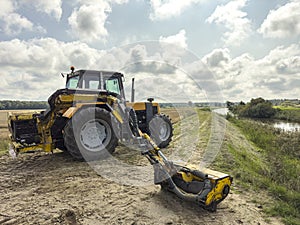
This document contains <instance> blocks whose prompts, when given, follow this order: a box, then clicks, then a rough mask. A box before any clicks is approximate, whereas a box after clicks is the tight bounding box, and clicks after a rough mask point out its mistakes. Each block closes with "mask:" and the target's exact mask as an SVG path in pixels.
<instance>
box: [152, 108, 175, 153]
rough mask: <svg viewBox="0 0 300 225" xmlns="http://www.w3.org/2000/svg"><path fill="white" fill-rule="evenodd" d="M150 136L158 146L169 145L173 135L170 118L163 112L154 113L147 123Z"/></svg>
mask: <svg viewBox="0 0 300 225" xmlns="http://www.w3.org/2000/svg"><path fill="white" fill-rule="evenodd" d="M148 130H149V133H150V137H151V138H152V139H153V140H154V142H155V143H156V144H157V146H158V147H160V148H165V147H167V146H168V145H169V143H170V142H171V140H172V136H173V126H172V123H171V120H170V118H169V117H168V116H166V115H165V114H156V115H154V117H153V118H152V119H151V120H150V122H149V125H148Z"/></svg>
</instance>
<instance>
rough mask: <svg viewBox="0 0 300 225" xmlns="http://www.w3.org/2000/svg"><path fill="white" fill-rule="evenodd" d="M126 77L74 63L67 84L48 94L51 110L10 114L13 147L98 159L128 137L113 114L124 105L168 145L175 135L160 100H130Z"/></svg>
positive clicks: (146, 130) (160, 142)
mask: <svg viewBox="0 0 300 225" xmlns="http://www.w3.org/2000/svg"><path fill="white" fill-rule="evenodd" d="M123 79H124V76H123V74H121V73H118V72H108V71H92V70H78V71H74V68H72V72H71V73H70V74H67V79H66V88H64V89H60V90H57V91H56V92H55V93H53V94H52V95H51V96H50V97H49V99H48V103H49V108H48V109H47V110H46V111H42V112H41V113H36V114H32V113H21V114H20V113H17V114H11V115H9V123H8V127H9V130H10V132H11V140H12V146H13V149H14V150H15V152H16V153H17V154H18V153H20V152H26V151H32V150H37V149H42V150H44V151H46V152H51V151H53V150H54V149H55V148H59V149H61V150H66V151H68V152H69V153H70V154H71V155H72V156H73V157H74V158H76V159H79V160H80V159H83V155H82V154H84V156H87V155H90V156H89V157H88V158H89V159H90V160H97V159H98V158H100V157H101V154H98V153H99V152H101V150H102V149H106V150H107V151H108V152H110V153H112V152H114V150H115V147H116V146H117V143H118V140H119V139H123V140H124V139H129V138H128V137H125V136H124V135H125V133H124V129H123V133H122V132H121V130H120V128H118V125H117V121H116V118H113V115H114V116H116V114H114V112H115V111H116V109H117V108H118V107H121V105H122V106H123V107H126V108H127V110H128V109H132V112H131V114H133V112H135V115H136V117H137V118H136V119H137V121H135V122H136V123H137V124H138V127H139V129H140V130H141V131H142V132H144V133H147V134H148V135H150V136H151V138H152V139H153V140H154V141H155V143H157V144H158V146H159V147H160V148H164V147H166V146H167V145H168V144H169V143H170V141H171V139H172V136H173V127H172V123H171V121H170V118H169V117H168V116H167V115H164V114H162V113H161V112H160V106H159V104H158V103H156V102H153V99H148V102H131V103H129V102H126V101H125V94H124V88H123ZM133 84H134V83H133ZM132 90H133V92H134V87H133V88H132ZM132 99H134V98H133V97H132ZM127 113H130V112H127ZM113 125H114V126H116V127H114V126H113ZM113 128H115V129H113ZM97 134H99V135H98V136H97ZM99 140H100V142H99ZM99 143H100V144H99Z"/></svg>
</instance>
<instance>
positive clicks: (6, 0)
mask: <svg viewBox="0 0 300 225" xmlns="http://www.w3.org/2000/svg"><path fill="white" fill-rule="evenodd" d="M14 10H15V5H14V3H13V2H12V1H11V0H1V10H0V17H2V16H5V15H7V14H9V13H12V12H13V11H14Z"/></svg>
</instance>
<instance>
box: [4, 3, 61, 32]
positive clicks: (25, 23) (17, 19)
mask: <svg viewBox="0 0 300 225" xmlns="http://www.w3.org/2000/svg"><path fill="white" fill-rule="evenodd" d="M28 1H29V0H28ZM28 1H26V2H23V1H13V0H1V11H0V26H1V31H2V32H3V33H4V34H6V35H8V36H17V35H19V34H21V33H22V32H25V31H31V32H37V33H46V32H47V31H46V29H45V28H43V27H42V26H40V25H36V26H34V23H33V22H32V21H30V20H29V19H28V18H26V17H24V16H22V15H21V14H19V13H17V10H18V7H19V6H20V4H24V3H27V4H28ZM32 1H33V0H32ZM41 2H44V1H41ZM51 2H52V1H51ZM54 2H55V1H54ZM33 3H35V4H34V6H35V7H37V4H36V3H37V2H36V1H34V2H33ZM43 4H45V3H43Z"/></svg>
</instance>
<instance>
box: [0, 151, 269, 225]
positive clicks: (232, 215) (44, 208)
mask: <svg viewBox="0 0 300 225" xmlns="http://www.w3.org/2000/svg"><path fill="white" fill-rule="evenodd" d="M0 176H1V185H0V195H1V201H0V204H1V208H0V209H1V210H0V224H265V222H264V219H263V218H262V213H261V212H260V209H259V207H258V206H257V205H255V204H254V203H251V202H250V201H249V200H250V198H249V196H248V197H246V199H245V198H242V197H241V195H240V194H237V193H236V192H237V188H235V191H233V193H232V194H230V196H229V197H228V198H227V199H226V200H225V201H224V202H222V203H221V204H220V205H219V208H218V211H217V212H216V213H209V212H207V211H205V210H203V209H201V208H199V207H198V206H196V205H194V204H191V203H187V202H183V201H182V200H180V199H178V198H177V197H176V196H174V195H173V194H171V193H168V192H164V191H161V190H160V187H158V186H154V185H152V186H148V187H131V186H123V185H119V184H117V183H115V182H112V181H109V180H107V179H104V178H102V177H101V176H99V175H97V174H96V173H95V172H94V171H93V170H92V169H91V168H90V167H89V165H88V164H87V163H85V162H76V161H73V159H72V158H71V157H70V156H69V155H67V154H65V153H56V154H44V153H34V154H24V155H22V156H21V157H20V158H18V159H16V160H13V159H11V158H10V157H9V156H2V157H1V158H0ZM273 222H275V221H273ZM273 222H272V224H274V223H273Z"/></svg>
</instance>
